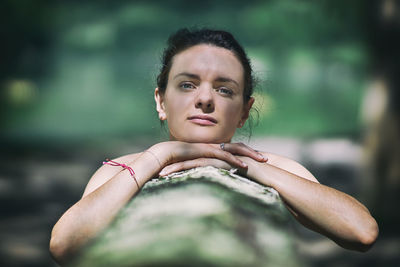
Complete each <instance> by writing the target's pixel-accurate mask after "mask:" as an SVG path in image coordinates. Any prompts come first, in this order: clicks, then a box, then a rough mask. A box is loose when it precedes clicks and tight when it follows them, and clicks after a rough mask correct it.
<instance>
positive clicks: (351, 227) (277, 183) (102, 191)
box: [50, 29, 378, 262]
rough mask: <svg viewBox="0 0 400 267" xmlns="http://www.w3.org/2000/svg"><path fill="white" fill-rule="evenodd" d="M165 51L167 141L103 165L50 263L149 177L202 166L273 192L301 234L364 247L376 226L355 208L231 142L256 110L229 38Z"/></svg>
mask: <svg viewBox="0 0 400 267" xmlns="http://www.w3.org/2000/svg"><path fill="white" fill-rule="evenodd" d="M168 44H169V46H168V47H167V49H166V50H165V52H164V57H163V65H162V69H161V73H160V75H159V76H158V78H157V85H158V87H157V88H156V89H155V93H154V96H155V101H156V107H157V112H158V115H159V118H160V120H161V121H167V122H168V129H169V135H170V141H168V142H162V143H158V144H155V145H153V146H152V147H150V148H149V149H147V150H145V151H143V152H141V153H136V154H130V155H125V156H122V157H119V158H117V159H114V160H113V161H114V162H117V163H118V164H120V165H121V166H122V167H121V166H111V165H112V164H113V163H111V162H108V163H109V164H105V165H103V166H102V167H101V168H99V170H98V171H97V172H96V173H95V174H94V175H93V177H92V178H91V179H90V181H89V183H88V184H87V186H86V189H85V191H84V194H83V196H82V198H81V199H80V200H79V201H78V202H77V203H76V204H75V205H73V206H72V207H71V208H70V209H69V210H68V211H67V212H66V213H65V214H64V215H63V216H62V217H61V218H60V220H59V221H58V222H57V224H56V225H55V226H54V229H53V231H52V237H51V241H50V250H51V253H52V254H53V256H54V258H55V259H56V260H57V261H59V262H64V261H65V260H67V259H68V258H69V257H70V256H71V255H73V253H74V252H76V251H77V250H78V249H79V248H80V247H81V246H82V245H84V244H85V243H86V242H87V241H88V240H90V239H91V238H93V237H95V236H96V234H98V233H99V232H100V231H101V230H102V229H104V228H105V227H106V226H107V225H108V224H109V223H110V222H111V221H112V219H113V218H114V217H115V216H116V215H117V213H118V212H119V210H120V209H121V208H122V207H123V206H124V205H125V204H126V203H127V202H128V201H129V200H130V199H132V197H134V196H135V194H137V192H138V191H139V190H140V188H141V187H142V186H143V185H144V184H145V183H146V182H147V181H149V180H150V179H151V178H153V177H157V176H159V175H167V174H170V173H172V172H176V171H180V170H184V169H189V168H193V167H198V166H206V165H212V166H215V167H219V168H226V169H230V168H239V169H240V171H241V172H242V173H244V174H245V175H246V176H248V177H249V178H250V179H252V180H255V181H257V182H258V183H261V184H264V185H266V186H270V187H273V188H275V189H276V190H277V191H278V192H279V194H280V196H281V198H282V200H283V201H284V203H285V204H286V206H287V208H288V209H289V211H290V212H291V213H292V214H293V215H294V217H295V218H296V219H297V220H298V221H299V222H300V223H302V224H303V225H305V226H306V227H308V228H310V229H312V230H314V231H317V232H319V233H321V234H324V235H325V236H327V237H329V238H330V239H332V240H333V241H335V242H336V243H337V244H339V245H340V246H342V247H344V248H348V249H353V250H359V251H365V250H367V249H368V248H370V247H371V246H372V244H373V243H374V242H375V240H376V238H377V235H378V226H377V224H376V222H375V220H374V219H373V218H372V217H371V215H370V213H369V212H368V210H367V209H366V208H365V207H364V206H363V205H362V204H361V203H359V202H358V201H357V200H355V199H354V198H352V197H351V196H349V195H346V194H344V193H342V192H339V191H337V190H335V189H332V188H329V187H327V186H324V185H321V184H319V183H318V181H317V179H316V178H315V177H314V176H313V175H312V174H311V173H310V172H309V171H307V170H306V169H305V168H304V167H303V166H301V165H300V164H299V163H297V162H294V161H292V160H290V159H287V158H285V157H282V156H278V155H274V154H271V153H266V152H257V151H255V150H253V149H252V148H250V147H248V146H246V145H244V144H237V143H235V144H234V143H230V141H231V139H232V137H233V135H234V133H235V131H236V129H237V128H240V127H242V126H243V125H244V123H245V122H246V120H247V119H248V117H249V111H250V109H251V107H252V105H253V103H254V98H253V97H251V95H252V92H253V84H254V82H253V77H252V70H251V67H250V62H249V60H248V58H247V56H246V54H245V52H244V50H243V49H242V47H241V46H240V45H239V44H238V43H237V41H236V40H235V39H234V38H233V36H232V35H231V34H229V33H227V32H223V31H213V30H207V29H204V30H198V31H189V30H186V29H183V30H180V31H178V32H177V33H175V34H174V35H173V36H171V37H170V39H169V41H168ZM110 164H111V165H110ZM123 164H125V165H123ZM132 171H134V173H133V172H132ZM133 178H134V179H133Z"/></svg>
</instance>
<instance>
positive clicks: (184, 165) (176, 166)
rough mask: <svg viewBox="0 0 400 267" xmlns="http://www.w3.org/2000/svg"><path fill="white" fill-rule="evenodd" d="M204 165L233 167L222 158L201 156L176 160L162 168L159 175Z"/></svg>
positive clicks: (224, 167)
mask: <svg viewBox="0 0 400 267" xmlns="http://www.w3.org/2000/svg"><path fill="white" fill-rule="evenodd" d="M202 166H214V167H217V168H223V169H227V170H229V169H231V168H232V166H231V165H229V164H228V163H226V162H224V161H222V160H218V159H213V158H199V159H193V160H186V161H181V162H176V163H173V164H170V165H168V166H166V167H164V168H163V169H162V170H161V172H160V173H159V175H160V176H166V175H168V174H171V173H173V172H178V171H183V170H188V169H192V168H196V167H202Z"/></svg>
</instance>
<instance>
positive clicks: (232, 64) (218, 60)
mask: <svg viewBox="0 0 400 267" xmlns="http://www.w3.org/2000/svg"><path fill="white" fill-rule="evenodd" d="M181 72H189V73H193V74H197V75H199V76H200V77H201V78H202V79H208V78H211V79H212V78H215V77H221V76H222V77H228V78H231V79H233V80H235V81H237V82H238V83H239V84H240V85H241V86H243V76H244V70H243V67H242V64H241V63H240V61H239V60H238V59H237V58H236V56H235V55H234V54H233V53H232V52H231V51H230V50H228V49H225V48H222V47H216V46H212V45H207V44H201V45H196V46H192V47H190V48H188V49H186V50H184V51H182V52H180V53H179V54H177V55H175V56H174V58H173V63H172V67H171V70H170V73H169V78H171V77H173V76H175V75H176V74H178V73H181Z"/></svg>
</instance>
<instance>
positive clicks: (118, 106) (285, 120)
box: [0, 0, 400, 266]
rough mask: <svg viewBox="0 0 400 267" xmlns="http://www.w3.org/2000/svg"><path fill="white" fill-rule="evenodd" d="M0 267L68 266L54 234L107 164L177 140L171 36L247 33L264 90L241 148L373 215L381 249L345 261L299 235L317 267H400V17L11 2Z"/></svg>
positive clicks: (324, 243) (238, 7) (386, 11)
mask: <svg viewBox="0 0 400 267" xmlns="http://www.w3.org/2000/svg"><path fill="white" fill-rule="evenodd" d="M0 25H1V26H0V29H1V41H0V90H1V91H0V200H1V201H0V209H1V211H0V212H1V213H0V214H1V220H0V240H1V241H0V265H1V266H56V264H55V263H54V262H53V261H52V259H51V257H50V255H49V253H48V242H49V237H50V231H51V228H52V226H53V225H54V223H55V222H56V221H57V220H58V218H59V217H60V216H61V215H62V213H63V212H64V211H65V210H66V209H67V208H68V207H70V206H71V205H72V204H73V203H75V202H76V201H77V200H78V199H79V198H80V196H81V194H82V193H83V189H84V186H85V185H86V183H87V181H88V179H89V178H90V176H91V174H92V173H93V172H94V171H95V170H96V169H97V168H98V167H99V166H100V164H101V162H102V160H103V159H104V158H106V157H115V156H119V155H122V154H127V153H132V152H136V151H139V150H142V149H145V148H146V147H148V146H150V145H151V144H153V143H155V142H158V141H160V140H166V139H167V137H168V135H167V133H166V131H165V130H164V129H163V128H162V127H160V124H159V122H158V119H157V115H156V112H155V109H154V107H155V106H154V103H153V90H154V87H155V84H156V83H155V78H156V76H157V74H158V70H159V68H160V58H161V54H162V50H163V48H164V46H165V42H166V39H167V38H168V36H169V35H170V34H171V33H172V32H174V31H176V30H177V29H179V28H181V27H211V28H218V29H224V30H228V31H231V32H232V33H233V34H234V35H235V36H236V37H237V39H238V40H239V42H241V43H242V44H243V46H244V47H245V48H246V50H247V52H248V54H249V57H250V58H251V60H252V63H253V67H254V70H255V73H256V76H257V78H258V81H259V82H258V86H257V87H258V88H257V90H256V93H255V96H256V106H257V109H258V113H257V112H255V113H253V121H254V124H255V125H256V126H255V127H253V130H252V137H251V138H250V139H249V134H250V130H249V129H247V130H246V129H245V130H244V131H241V132H239V133H238V134H237V136H236V140H239V141H243V142H246V143H249V144H251V145H252V146H253V147H255V148H257V149H260V150H265V151H271V152H275V153H278V154H282V155H285V156H288V157H291V158H293V159H295V160H298V161H300V162H301V163H303V164H304V165H305V166H306V167H308V168H309V169H310V170H311V171H312V172H313V173H314V174H315V175H316V177H317V178H318V179H319V180H320V181H321V182H322V183H324V184H327V185H330V186H332V187H335V188H337V189H339V190H342V191H344V192H346V193H349V194H351V195H353V196H355V197H356V198H357V199H359V200H361V201H362V202H363V203H365V204H366V205H367V207H368V208H370V210H371V212H372V214H373V215H374V217H375V218H376V219H377V221H378V224H379V225H380V232H381V233H380V238H379V239H378V242H377V243H376V245H375V246H374V247H373V248H372V249H371V250H370V251H369V252H367V253H356V252H350V251H345V250H344V249H341V248H340V247H337V246H336V245H335V244H333V243H332V242H331V241H329V240H327V239H325V238H321V237H320V236H319V235H318V234H315V233H312V232H310V231H308V230H306V229H304V228H302V227H296V226H295V230H294V232H295V239H296V246H297V248H298V251H299V253H301V255H302V256H303V258H304V260H305V261H306V262H307V263H308V264H309V265H310V266H322V265H324V266H398V265H399V264H400V256H399V253H398V252H399V251H400V238H399V230H398V225H399V222H400V219H399V217H400V216H399V214H398V213H399V209H398V205H399V204H400V197H399V196H400V151H399V150H400V141H399V137H400V134H399V132H400V130H399V128H400V115H399V114H400V112H399V104H398V103H399V93H398V91H399V85H400V82H399V77H400V74H399V63H398V62H400V56H399V47H400V44H399V41H398V39H399V37H400V3H399V2H398V1H395V0H370V1H361V0H355V1H342V0H340V1H305V0H268V1H256V0H247V1H234V0H232V1H211V0H202V1H177V0H170V1H161V0H159V1H156V0H152V1H127V0H114V1H87V0H80V1H75V0H74V1H72V0H69V1H66V0H57V1H45V0H37V1H30V0H19V1H13V0H2V1H1V3H0Z"/></svg>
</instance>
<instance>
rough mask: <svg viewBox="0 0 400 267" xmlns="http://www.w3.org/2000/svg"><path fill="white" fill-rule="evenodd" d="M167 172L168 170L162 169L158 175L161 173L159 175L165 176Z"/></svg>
mask: <svg viewBox="0 0 400 267" xmlns="http://www.w3.org/2000/svg"><path fill="white" fill-rule="evenodd" d="M165 174H167V172H166V171H164V170H162V171H161V172H160V173H159V174H158V175H159V176H164V175H165Z"/></svg>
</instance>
